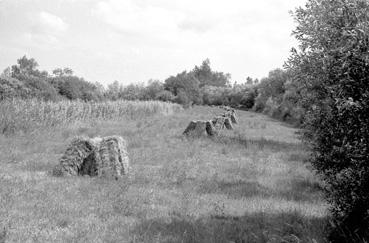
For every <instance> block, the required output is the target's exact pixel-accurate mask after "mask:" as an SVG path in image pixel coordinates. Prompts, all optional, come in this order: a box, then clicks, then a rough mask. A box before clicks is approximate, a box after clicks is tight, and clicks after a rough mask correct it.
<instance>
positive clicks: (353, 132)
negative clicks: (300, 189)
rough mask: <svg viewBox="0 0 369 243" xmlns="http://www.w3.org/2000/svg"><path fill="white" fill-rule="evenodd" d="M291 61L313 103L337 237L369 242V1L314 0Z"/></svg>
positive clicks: (310, 118)
mask: <svg viewBox="0 0 369 243" xmlns="http://www.w3.org/2000/svg"><path fill="white" fill-rule="evenodd" d="M294 16H295V20H296V21H297V23H298V26H297V28H296V30H295V31H294V32H293V34H294V36H295V37H296V38H297V40H298V41H299V43H300V45H299V50H296V49H293V51H292V54H291V57H290V58H289V60H288V62H287V65H286V66H287V67H288V68H289V69H290V70H291V72H292V78H293V82H295V83H296V86H297V87H298V91H299V93H300V95H301V97H302V99H301V103H302V106H303V107H305V108H306V109H307V112H308V113H307V118H306V122H305V125H304V127H305V129H306V133H305V138H306V139H307V140H308V141H309V142H310V144H311V147H312V149H313V154H312V164H313V166H314V167H315V169H316V170H317V172H318V173H319V174H320V175H321V176H322V178H323V180H324V181H325V184H326V185H327V187H326V195H327V199H328V201H329V202H330V203H331V205H332V207H331V212H332V216H333V219H334V221H333V225H334V227H333V228H332V231H331V234H330V241H332V242H368V241H369V230H368V229H369V163H368V161H369V126H368V124H369V3H368V1H367V0H337V1H333V0H309V1H308V3H307V4H306V7H305V8H298V9H297V10H296V11H295V13H294Z"/></svg>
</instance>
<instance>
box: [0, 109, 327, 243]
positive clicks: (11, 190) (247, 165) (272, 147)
mask: <svg viewBox="0 0 369 243" xmlns="http://www.w3.org/2000/svg"><path fill="white" fill-rule="evenodd" d="M216 113H219V109H217V108H209V107H195V108H193V109H189V110H185V111H182V112H178V113H174V114H173V115H171V116H165V117H164V116H161V115H156V116H151V117H147V116H146V117H143V118H141V119H139V120H132V119H125V120H122V119H121V120H99V121H94V122H79V123H71V124H70V125H68V126H62V127H57V128H55V129H54V131H51V130H50V129H49V130H45V131H44V132H40V133H34V134H27V135H24V134H23V135H22V134H19V135H17V136H13V137H5V136H0V144H1V146H0V161H1V162H0V163H1V164H0V166H1V168H2V170H1V172H0V183H1V187H0V239H1V234H2V231H1V229H4V230H3V232H5V233H3V234H4V235H5V237H6V239H7V240H8V241H9V242H25V241H27V240H28V241H29V242H325V239H324V237H323V234H324V225H325V223H326V220H327V219H326V212H327V211H326V204H325V202H324V201H323V199H322V195H321V191H320V183H319V181H318V180H317V179H316V178H315V176H314V175H313V174H312V172H311V171H310V170H309V165H308V164H306V163H304V162H303V161H304V159H305V158H306V156H307V151H305V150H304V147H303V145H302V144H301V143H300V142H299V140H298V139H297V137H296V135H295V130H294V129H293V128H290V127H287V126H284V125H283V124H281V123H279V122H276V121H273V120H271V119H269V118H266V117H265V116H262V115H258V114H254V113H248V112H245V111H238V119H239V125H238V126H235V129H234V130H224V131H222V132H221V135H220V136H219V137H216V138H211V137H204V138H200V139H187V138H185V137H183V136H181V133H182V132H183V130H184V128H185V127H186V125H187V124H188V122H190V121H191V120H198V119H207V118H208V117H212V116H214V114H216ZM76 135H86V136H90V137H92V136H98V135H99V136H109V135H120V136H123V137H124V138H125V139H126V140H127V142H128V152H129V154H130V161H131V167H132V172H131V173H130V175H129V176H127V177H125V178H123V179H119V180H118V181H115V180H106V179H98V178H90V177H78V178H77V177H75V178H59V177H53V176H52V175H51V174H50V171H51V170H52V168H53V167H54V166H55V165H56V164H57V163H58V159H59V157H60V156H61V154H62V153H63V151H64V149H65V146H66V145H67V144H68V143H69V141H70V140H71V139H72V138H73V137H74V136H76Z"/></svg>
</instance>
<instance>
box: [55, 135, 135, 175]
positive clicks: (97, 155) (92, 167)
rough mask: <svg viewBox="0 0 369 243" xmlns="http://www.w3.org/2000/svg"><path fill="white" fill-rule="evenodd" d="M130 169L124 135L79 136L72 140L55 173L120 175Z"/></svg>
mask: <svg viewBox="0 0 369 243" xmlns="http://www.w3.org/2000/svg"><path fill="white" fill-rule="evenodd" d="M128 170H129V158H128V153H127V145H126V142H125V141H124V139H123V138H122V137H119V136H111V137H105V138H94V139H90V138H86V137H78V138H75V139H73V140H72V142H71V143H70V145H69V146H68V148H67V150H66V151H65V153H64V155H63V156H62V157H61V159H60V164H59V165H58V166H57V167H56V168H55V169H54V172H53V173H54V174H55V175H58V176H59V175H88V176H106V175H110V176H114V177H119V176H121V175H125V174H127V173H128Z"/></svg>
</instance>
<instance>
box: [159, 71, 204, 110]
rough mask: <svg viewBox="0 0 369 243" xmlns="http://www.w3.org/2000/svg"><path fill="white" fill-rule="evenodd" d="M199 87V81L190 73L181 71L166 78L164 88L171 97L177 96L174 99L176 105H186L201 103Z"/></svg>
mask: <svg viewBox="0 0 369 243" xmlns="http://www.w3.org/2000/svg"><path fill="white" fill-rule="evenodd" d="M199 85H200V82H199V80H198V79H197V78H196V77H195V76H194V75H193V74H192V73H188V72H186V71H183V72H182V73H179V74H177V75H176V76H171V77H169V78H167V79H166V80H165V84H164V87H165V89H166V90H168V91H170V92H172V93H173V95H175V96H178V97H177V98H176V101H177V102H178V103H180V104H183V105H188V104H190V103H194V104H201V103H202V98H201V93H200V87H199Z"/></svg>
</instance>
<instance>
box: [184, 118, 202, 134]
mask: <svg viewBox="0 0 369 243" xmlns="http://www.w3.org/2000/svg"><path fill="white" fill-rule="evenodd" d="M206 134H207V130H206V121H191V122H190V124H188V126H187V128H186V129H185V131H184V132H183V135H186V136H191V137H200V136H202V135H206Z"/></svg>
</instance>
